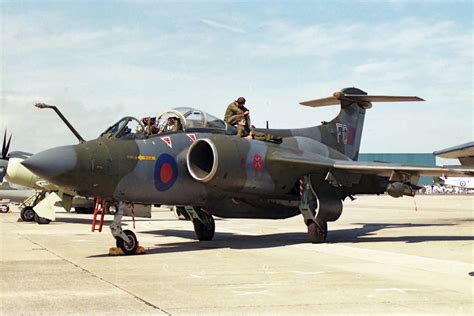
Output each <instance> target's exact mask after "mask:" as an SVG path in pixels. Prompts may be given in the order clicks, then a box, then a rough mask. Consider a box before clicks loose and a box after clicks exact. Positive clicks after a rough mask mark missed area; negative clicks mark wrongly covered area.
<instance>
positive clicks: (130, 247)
mask: <svg viewBox="0 0 474 316" xmlns="http://www.w3.org/2000/svg"><path fill="white" fill-rule="evenodd" d="M123 233H124V234H125V235H127V237H128V238H129V239H130V242H125V241H124V240H123V239H122V238H119V237H117V238H116V239H115V244H116V245H117V247H118V248H120V249H122V251H123V253H124V254H126V255H134V254H135V252H136V250H137V248H138V239H137V236H136V235H135V233H134V232H132V231H131V230H128V229H126V230H124V231H123Z"/></svg>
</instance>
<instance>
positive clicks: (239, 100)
mask: <svg viewBox="0 0 474 316" xmlns="http://www.w3.org/2000/svg"><path fill="white" fill-rule="evenodd" d="M236 101H237V103H238V104H245V98H244V97H239V98H238V99H237V100H236Z"/></svg>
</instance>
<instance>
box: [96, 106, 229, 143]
mask: <svg viewBox="0 0 474 316" xmlns="http://www.w3.org/2000/svg"><path fill="white" fill-rule="evenodd" d="M228 129H229V126H228V125H227V123H225V122H224V121H223V120H221V119H218V118H216V117H215V116H213V115H210V114H208V113H206V112H203V111H201V110H198V109H195V108H188V107H179V108H174V109H171V110H168V111H165V112H163V113H161V114H160V115H159V116H158V117H157V118H154V117H147V118H144V119H142V121H139V120H137V119H136V118H134V117H131V116H126V117H124V118H122V119H121V120H120V121H118V122H117V123H115V124H114V125H112V126H111V127H109V128H108V129H107V130H106V131H105V132H103V133H102V134H101V136H107V137H116V138H121V139H143V138H146V137H147V136H150V135H153V134H166V133H174V132H184V131H206V130H209V131H220V132H226V131H227V130H228Z"/></svg>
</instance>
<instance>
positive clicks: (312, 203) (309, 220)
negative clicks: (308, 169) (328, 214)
mask: <svg viewBox="0 0 474 316" xmlns="http://www.w3.org/2000/svg"><path fill="white" fill-rule="evenodd" d="M300 194H301V202H300V206H299V208H300V212H301V214H302V215H303V219H304V222H305V224H306V226H307V227H308V237H309V240H310V241H311V242H312V243H314V244H320V243H324V242H325V241H326V238H327V235H328V224H327V221H326V220H325V219H326V218H324V214H322V212H321V205H319V204H320V203H321V201H320V199H319V198H318V195H317V194H316V192H315V191H314V190H313V187H312V185H311V179H310V177H309V176H304V177H303V178H302V179H301V181H300ZM339 202H340V201H339ZM341 211H342V208H341ZM338 217H339V216H338ZM336 219H337V218H336Z"/></svg>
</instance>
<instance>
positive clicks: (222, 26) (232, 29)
mask: <svg viewBox="0 0 474 316" xmlns="http://www.w3.org/2000/svg"><path fill="white" fill-rule="evenodd" d="M200 21H201V22H202V23H204V24H206V25H208V26H210V27H213V28H217V29H222V30H226V31H229V32H233V33H245V31H244V30H243V29H241V28H237V27H233V26H229V25H226V24H222V23H219V22H216V21H212V20H208V19H201V20H200Z"/></svg>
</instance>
